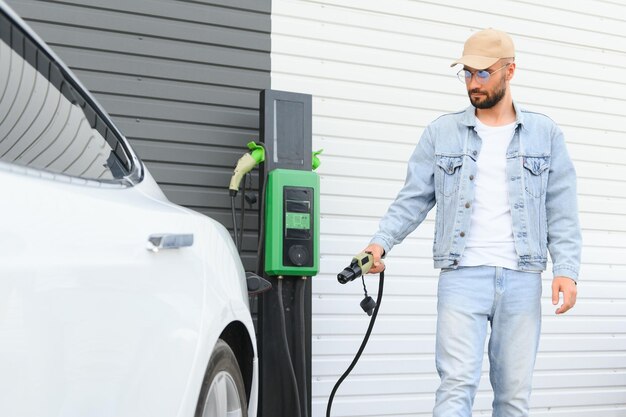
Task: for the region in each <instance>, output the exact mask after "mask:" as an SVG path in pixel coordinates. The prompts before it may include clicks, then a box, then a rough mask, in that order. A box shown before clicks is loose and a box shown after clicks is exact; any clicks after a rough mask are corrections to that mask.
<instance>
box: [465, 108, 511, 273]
mask: <svg viewBox="0 0 626 417" xmlns="http://www.w3.org/2000/svg"><path fill="white" fill-rule="evenodd" d="M476 132H477V133H478V136H479V137H480V138H481V139H482V146H481V150H480V155H479V157H478V159H477V160H476V166H477V171H476V175H475V178H474V182H475V187H476V189H475V191H476V192H475V197H474V201H473V202H472V205H473V208H472V216H471V219H470V230H469V233H466V239H467V240H466V245H465V251H464V252H463V256H462V258H461V262H460V265H461V266H478V265H489V266H500V267H504V268H509V269H518V268H519V267H518V265H517V253H516V251H515V242H514V240H513V219H512V218H511V208H510V205H509V194H508V186H507V181H506V151H507V148H508V146H509V143H510V142H511V139H512V138H513V133H514V132H515V123H511V124H508V125H504V126H487V125H485V124H483V123H481V122H480V121H479V120H478V119H476Z"/></svg>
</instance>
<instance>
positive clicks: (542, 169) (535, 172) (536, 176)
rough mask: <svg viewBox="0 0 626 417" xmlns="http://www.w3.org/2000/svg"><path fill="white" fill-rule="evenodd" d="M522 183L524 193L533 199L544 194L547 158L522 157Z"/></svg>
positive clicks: (548, 160)
mask: <svg viewBox="0 0 626 417" xmlns="http://www.w3.org/2000/svg"><path fill="white" fill-rule="evenodd" d="M523 159H524V168H525V169H524V182H525V188H526V192H527V193H528V194H530V195H532V196H533V197H541V196H542V195H544V194H545V193H546V185H547V182H548V172H547V170H548V168H550V157H549V156H524V157H523Z"/></svg>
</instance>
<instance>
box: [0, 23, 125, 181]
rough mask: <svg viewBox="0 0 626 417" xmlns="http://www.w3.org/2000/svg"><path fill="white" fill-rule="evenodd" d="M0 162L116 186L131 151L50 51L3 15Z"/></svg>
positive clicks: (0, 80) (0, 86)
mask: <svg viewBox="0 0 626 417" xmlns="http://www.w3.org/2000/svg"><path fill="white" fill-rule="evenodd" d="M0 33H1V36H0V38H1V39H0V160H1V161H3V162H8V163H11V164H17V165H21V166H26V167H29V168H34V169H37V170H43V171H48V172H52V173H54V174H63V175H68V176H71V177H80V178H84V179H88V180H98V181H104V182H111V181H116V180H120V179H123V178H125V177H127V176H128V175H130V173H131V171H132V169H133V159H132V157H131V154H130V151H129V148H127V147H126V146H125V144H124V143H123V142H122V141H121V139H120V138H119V137H118V136H117V134H116V132H115V131H114V130H113V129H112V128H111V126H110V125H108V124H107V123H106V122H105V120H104V118H103V117H102V116H101V115H100V114H99V112H98V111H97V109H96V107H95V106H94V105H92V104H91V103H90V99H89V98H88V97H86V96H81V94H79V92H78V90H79V87H75V86H76V84H75V83H74V82H73V80H71V79H70V78H69V77H68V76H66V75H65V71H63V69H62V68H60V67H59V65H57V64H56V63H55V62H54V61H53V60H51V59H50V57H49V56H48V55H47V54H46V52H45V51H44V50H43V49H41V48H38V47H37V45H36V44H35V43H34V42H33V41H32V40H31V39H30V38H29V36H28V34H26V33H24V32H23V31H22V30H21V28H19V27H18V26H16V25H14V24H12V22H11V21H10V20H9V19H7V18H6V17H5V16H0Z"/></svg>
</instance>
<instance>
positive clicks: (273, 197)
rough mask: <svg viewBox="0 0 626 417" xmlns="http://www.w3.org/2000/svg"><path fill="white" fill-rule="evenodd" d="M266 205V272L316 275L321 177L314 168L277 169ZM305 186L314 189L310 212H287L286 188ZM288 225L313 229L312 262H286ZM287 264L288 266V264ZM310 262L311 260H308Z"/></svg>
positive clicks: (270, 176) (270, 181)
mask: <svg viewBox="0 0 626 417" xmlns="http://www.w3.org/2000/svg"><path fill="white" fill-rule="evenodd" d="M266 187H267V188H266V196H265V199H266V204H265V273H266V274H268V275H273V276H277V275H282V276H308V277H312V276H314V275H317V273H318V271H319V240H320V239H319V236H320V232H319V219H320V206H319V201H320V191H319V190H320V179H319V176H318V175H317V174H316V173H315V172H312V171H302V170H292V169H275V170H272V171H270V172H269V174H268V176H267V184H266ZM291 187H296V188H300V189H302V188H305V189H310V190H311V191H312V196H313V198H312V200H313V201H312V207H311V208H310V213H308V214H307V213H292V212H289V211H288V210H287V212H285V206H286V204H285V189H286V188H288V189H291ZM286 228H290V229H292V230H310V232H311V238H312V249H313V250H312V253H311V256H312V265H310V266H296V265H289V264H288V263H289V262H285V255H284V250H285V240H286V236H287V233H286V232H287V230H286ZM286 263H287V265H286ZM309 263H311V262H309Z"/></svg>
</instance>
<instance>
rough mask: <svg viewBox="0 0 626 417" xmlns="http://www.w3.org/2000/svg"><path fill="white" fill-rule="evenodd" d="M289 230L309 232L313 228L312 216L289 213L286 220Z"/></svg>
mask: <svg viewBox="0 0 626 417" xmlns="http://www.w3.org/2000/svg"><path fill="white" fill-rule="evenodd" d="M285 226H286V227H287V229H300V230H309V229H310V228H311V215H310V214H309V213H289V212H287V214H286V218H285Z"/></svg>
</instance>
